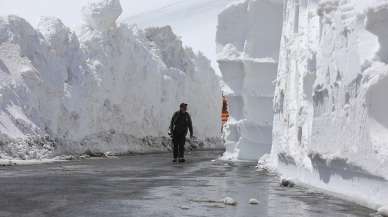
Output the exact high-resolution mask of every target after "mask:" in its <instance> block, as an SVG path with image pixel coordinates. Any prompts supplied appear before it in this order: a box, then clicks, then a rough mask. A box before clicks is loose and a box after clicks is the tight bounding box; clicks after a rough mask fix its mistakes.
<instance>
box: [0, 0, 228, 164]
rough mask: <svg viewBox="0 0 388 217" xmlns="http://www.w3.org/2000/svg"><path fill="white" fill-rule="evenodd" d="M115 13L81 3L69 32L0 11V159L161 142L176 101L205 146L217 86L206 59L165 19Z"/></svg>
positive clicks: (107, 5)
mask: <svg viewBox="0 0 388 217" xmlns="http://www.w3.org/2000/svg"><path fill="white" fill-rule="evenodd" d="M121 11H122V10H121V6H120V2H119V1H118V0H101V1H99V2H97V3H91V4H89V5H88V6H86V7H84V8H83V13H84V16H85V25H84V26H83V27H82V30H81V31H80V32H79V33H78V34H75V33H74V32H72V31H71V30H70V29H69V28H67V27H66V26H64V25H63V23H62V22H61V21H60V20H58V19H56V18H43V19H42V21H41V22H40V24H39V27H38V30H36V29H33V28H32V27H31V26H30V25H29V24H28V23H27V22H26V21H25V20H23V19H21V18H18V17H15V16H8V17H4V18H0V76H1V79H0V82H1V85H0V94H1V95H0V122H1V124H0V133H1V139H0V141H1V144H0V158H1V159H14V158H18V159H35V158H38V159H39V158H47V157H51V156H53V155H55V154H65V153H77V154H78V153H83V152H85V151H92V152H107V151H109V152H112V153H126V152H149V151H160V150H167V149H168V146H167V144H166V141H165V140H166V138H164V136H165V135H166V133H167V129H168V126H169V120H170V117H171V115H172V113H173V112H174V111H175V110H176V109H177V105H179V103H180V102H181V101H185V102H187V103H188V104H189V105H190V106H189V109H190V112H191V114H192V118H193V122H194V126H195V133H196V136H197V137H198V138H200V139H201V140H203V141H204V140H206V141H207V142H205V143H204V145H205V146H207V147H209V146H212V145H214V141H212V142H213V143H211V142H210V140H209V139H217V138H218V137H219V132H220V128H221V122H220V120H219V113H220V111H221V91H220V88H219V86H218V80H217V77H216V75H215V73H214V71H213V69H212V68H211V67H210V62H209V60H207V59H206V58H205V57H204V56H203V55H202V54H194V53H193V52H192V51H191V50H190V49H187V48H183V46H182V42H181V41H180V40H179V39H178V38H177V37H176V36H175V35H174V33H173V32H172V30H171V28H169V27H164V28H153V29H147V30H145V31H143V30H140V29H137V28H136V27H134V26H128V25H124V24H117V23H116V19H117V18H118V17H119V16H120V14H121ZM77 35H78V36H77Z"/></svg>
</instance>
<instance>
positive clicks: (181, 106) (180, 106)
mask: <svg viewBox="0 0 388 217" xmlns="http://www.w3.org/2000/svg"><path fill="white" fill-rule="evenodd" d="M186 107H187V104H186V103H181V104H180V105H179V108H186Z"/></svg>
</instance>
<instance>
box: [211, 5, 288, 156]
mask: <svg viewBox="0 0 388 217" xmlns="http://www.w3.org/2000/svg"><path fill="white" fill-rule="evenodd" d="M282 9H283V6H282V4H281V1H274V0H259V1H256V0H255V1H254V0H251V1H245V2H241V3H237V4H233V5H230V6H229V7H228V8H227V9H225V10H224V11H223V12H222V13H221V14H220V15H219V17H218V29H217V53H218V64H219V67H220V70H221V72H222V74H223V81H224V83H225V88H224V94H225V96H226V98H227V100H228V104H229V112H230V120H229V121H228V123H227V124H226V126H225V128H224V139H225V142H226V153H225V154H224V158H225V159H231V160H237V159H238V160H255V159H258V158H259V157H261V156H262V155H264V154H267V153H269V152H270V150H271V143H272V122H273V110H272V107H273V106H272V99H273V96H274V91H275V86H274V83H273V81H274V80H276V74H277V70H278V55H279V47H280V36H281V31H282V13H283V12H282Z"/></svg>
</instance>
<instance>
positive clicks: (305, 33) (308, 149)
mask: <svg viewBox="0 0 388 217" xmlns="http://www.w3.org/2000/svg"><path fill="white" fill-rule="evenodd" d="M275 2H280V1H270V0H250V1H246V2H244V3H241V4H237V5H233V6H231V7H229V8H228V9H226V10H225V11H224V12H223V13H222V14H221V15H220V17H219V18H220V19H219V26H218V35H217V41H218V44H219V45H220V47H219V50H218V53H219V63H220V68H221V71H222V72H223V74H224V81H225V83H226V84H227V85H228V87H229V88H230V92H229V93H228V99H229V101H230V110H231V116H232V119H231V120H230V122H229V123H228V125H227V126H226V131H225V138H226V145H227V153H226V155H232V158H245V157H246V155H245V154H244V153H245V152H246V151H248V152H249V153H250V154H252V153H253V154H255V155H257V156H259V157H260V155H262V154H263V151H262V150H257V149H258V148H259V147H263V146H260V143H261V142H262V141H263V139H265V141H266V142H268V141H270V140H268V139H267V138H268V137H269V136H268V134H264V135H263V131H262V128H260V127H258V126H261V125H260V124H263V119H262V116H261V115H263V114H265V116H263V117H265V118H266V119H264V120H266V121H270V120H269V117H271V116H270V115H268V114H267V113H264V112H263V111H264V110H265V109H267V108H268V107H267V103H265V101H263V100H261V101H260V100H259V99H262V98H258V97H257V96H263V95H264V96H268V97H270V96H271V94H272V92H271V90H272V89H271V88H269V86H268V85H269V83H270V82H271V79H270V78H271V77H269V76H265V73H273V72H274V71H276V70H277V71H278V74H277V79H275V85H276V89H275V94H274V106H273V111H274V117H273V119H274V121H273V135H272V148H271V153H270V155H264V156H263V157H262V158H261V161H260V163H263V164H264V165H265V166H267V167H271V168H272V169H275V170H276V171H278V172H279V173H280V174H281V175H282V176H283V177H287V178H288V179H292V180H295V181H297V182H299V183H304V184H307V185H311V186H315V187H318V188H321V189H325V190H328V191H330V192H334V193H337V194H339V195H341V196H344V197H346V198H348V199H351V200H354V201H357V202H358V203H361V204H363V205H366V206H369V207H371V208H374V209H379V208H380V207H387V205H388V199H387V196H386V195H388V181H387V180H388V102H387V100H388V65H387V64H388V41H387V39H388V30H387V26H388V1H387V0H371V1H359V0H320V1H319V0H316V1H284V6H283V7H284V11H283V13H281V12H279V8H280V7H281V6H280V5H278V6H275V5H276V3H275ZM255 5H260V7H259V8H260V9H261V10H257V9H255V8H256V7H254V6H255ZM269 5H271V6H272V7H269ZM282 17H283V18H282ZM278 19H282V21H279V22H281V23H282V24H280V26H281V27H282V33H279V29H281V27H279V26H278V25H277V24H278V22H277V21H278ZM262 20H263V21H262ZM261 22H263V24H262V25H261V26H260V24H261ZM268 26H270V27H271V29H268V28H269V27H268ZM275 29H276V30H275ZM254 34H257V35H254ZM252 35H253V36H254V37H252ZM280 35H281V37H280ZM275 39H281V42H279V45H280V49H279V47H278V46H276V43H275V41H274V40H275ZM247 50H248V51H252V50H253V51H254V52H253V53H249V52H247ZM278 50H279V53H276V52H277V51H278ZM247 53H248V55H247ZM246 56H248V57H250V58H246ZM278 56H279V58H277V57H278ZM263 58H265V60H267V61H263ZM245 59H254V60H255V61H254V62H255V63H256V65H260V63H261V64H264V63H266V64H268V62H269V61H268V60H269V59H271V60H272V59H273V63H274V65H273V68H267V69H265V68H260V67H255V68H254V67H247V63H246V62H247V61H245ZM260 60H261V61H260ZM277 60H279V61H277ZM263 62H264V63H263ZM277 62H278V63H279V65H278V69H276V65H275V63H277ZM248 66H249V65H248ZM252 75H255V76H252ZM271 75H272V74H271ZM264 93H265V94H264ZM250 112H252V113H250ZM268 113H269V112H268ZM248 123H250V124H251V125H249V124H248ZM248 130H249V131H248ZM247 132H249V134H248V133H247ZM252 135H253V136H252ZM265 135H267V136H265ZM250 138H253V139H254V141H255V143H250V142H246V141H248V139H250ZM267 144H270V143H267ZM255 148H256V150H255ZM268 149H270V148H269V147H267V148H266V150H268ZM381 209H383V208H381Z"/></svg>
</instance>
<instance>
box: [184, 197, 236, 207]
mask: <svg viewBox="0 0 388 217" xmlns="http://www.w3.org/2000/svg"><path fill="white" fill-rule="evenodd" d="M191 201H192V202H196V203H210V204H218V205H221V206H222V205H227V206H236V205H237V201H235V200H234V199H233V198H231V197H225V198H224V199H222V200H209V199H195V200H191ZM218 208H220V207H218Z"/></svg>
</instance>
